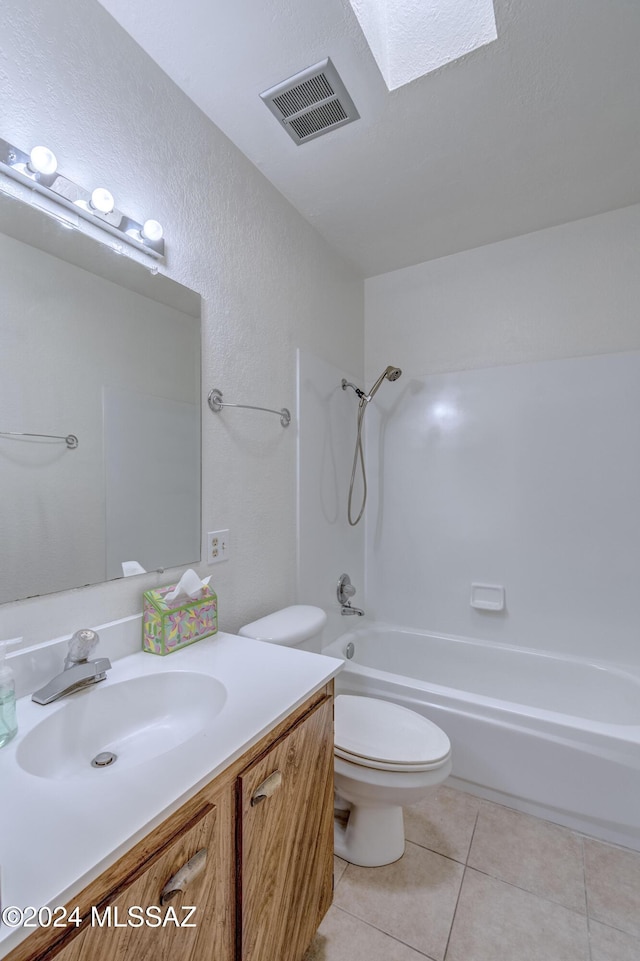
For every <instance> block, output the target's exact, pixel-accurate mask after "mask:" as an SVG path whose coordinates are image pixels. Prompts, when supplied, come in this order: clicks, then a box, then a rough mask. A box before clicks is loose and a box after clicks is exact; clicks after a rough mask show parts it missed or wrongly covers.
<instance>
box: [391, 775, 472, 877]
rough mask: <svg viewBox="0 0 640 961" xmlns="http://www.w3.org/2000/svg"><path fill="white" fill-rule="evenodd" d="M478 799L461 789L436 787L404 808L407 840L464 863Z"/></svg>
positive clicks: (469, 843)
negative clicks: (421, 798) (423, 797)
mask: <svg viewBox="0 0 640 961" xmlns="http://www.w3.org/2000/svg"><path fill="white" fill-rule="evenodd" d="M479 807H480V800H479V799H478V798H476V797H474V796H473V795H472V794H465V793H464V791H457V790H453V789H452V788H448V787H444V786H443V787H439V788H436V790H435V791H432V792H431V793H430V794H429V795H428V796H427V797H426V798H425V799H424V800H423V801H419V802H418V803H417V804H412V805H411V807H407V808H405V811H404V827H405V836H406V838H407V840H408V841H413V842H414V844H420V845H421V846H422V847H423V848H429V850H430V851H436V852H437V853H438V854H444V855H445V857H448V858H453V859H454V861H462V863H463V864H464V863H465V862H466V860H467V855H468V854H469V847H470V845H471V837H472V835H473V829H474V827H475V823H476V816H477V814H478V809H479Z"/></svg>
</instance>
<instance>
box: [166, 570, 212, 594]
mask: <svg viewBox="0 0 640 961" xmlns="http://www.w3.org/2000/svg"><path fill="white" fill-rule="evenodd" d="M210 580H211V575H209V577H205V579H204V580H203V581H201V580H200V578H199V577H198V575H197V574H196V572H195V571H192V570H191V568H189V570H188V571H185V572H184V574H183V575H182V577H181V578H180V580H179V581H178V583H177V584H176V586H175V587H174V589H173V590H172V591H169V593H168V594H165V595H164V599H165V601H175V599H176V597H180V595H181V594H184V595H185V596H186V597H190V598H191V600H192V601H195V599H196V598H197V597H200V596H201V594H202V590H203V588H205V587H206V586H207V585H208V583H209V581H210Z"/></svg>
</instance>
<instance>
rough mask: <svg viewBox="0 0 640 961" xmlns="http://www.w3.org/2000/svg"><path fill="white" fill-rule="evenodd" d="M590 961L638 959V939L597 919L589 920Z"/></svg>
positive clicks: (632, 960) (639, 952) (639, 946)
mask: <svg viewBox="0 0 640 961" xmlns="http://www.w3.org/2000/svg"><path fill="white" fill-rule="evenodd" d="M589 939H590V941H591V961H638V958H640V940H639V939H638V938H633V937H632V936H631V935H630V934H625V932H624V931H618V929H617V928H610V927H609V926H608V925H606V924H600V922H599V921H589Z"/></svg>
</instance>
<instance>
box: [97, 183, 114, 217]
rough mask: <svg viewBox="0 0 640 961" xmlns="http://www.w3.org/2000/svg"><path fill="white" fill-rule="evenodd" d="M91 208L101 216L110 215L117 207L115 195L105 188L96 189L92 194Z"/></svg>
mask: <svg viewBox="0 0 640 961" xmlns="http://www.w3.org/2000/svg"><path fill="white" fill-rule="evenodd" d="M91 206H92V207H93V209H94V210H99V211H100V213H101V214H110V213H111V211H112V210H113V208H114V206H115V201H114V199H113V194H112V193H110V192H109V191H108V190H106V189H105V188H104V187H96V189H95V190H94V191H93V193H92V194H91Z"/></svg>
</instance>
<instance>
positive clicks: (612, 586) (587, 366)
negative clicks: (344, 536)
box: [364, 351, 640, 669]
mask: <svg viewBox="0 0 640 961" xmlns="http://www.w3.org/2000/svg"><path fill="white" fill-rule="evenodd" d="M402 384H404V386H401V385H402ZM396 388H397V391H396V394H395V396H392V395H391V393H390V392H386V393H384V394H383V393H382V392H380V394H378V396H377V397H376V404H375V405H372V407H373V409H372V410H371V411H370V412H369V416H370V423H369V425H368V428H367V436H366V442H367V448H368V455H367V456H368V458H369V474H370V502H369V504H368V515H367V533H366V540H367V592H366V594H367V596H366V603H365V604H364V607H365V609H366V610H367V613H368V614H371V615H373V616H375V618H376V619H378V620H382V621H384V622H387V623H398V622H399V623H402V624H404V625H412V626H414V627H416V628H417V629H419V630H430V631H434V632H443V633H446V634H454V635H461V636H465V637H478V638H485V639H487V640H491V641H500V642H504V643H507V644H511V643H515V644H517V645H521V646H524V647H531V648H537V649H539V650H545V651H555V652H557V653H560V654H568V655H578V656H586V657H594V658H598V659H602V660H608V661H609V662H610V663H613V664H616V663H617V664H619V665H621V666H625V665H628V666H634V667H636V668H638V669H640V646H639V645H638V643H637V636H638V628H637V621H638V617H637V589H636V584H635V580H636V575H635V571H636V569H637V559H638V544H639V543H640V510H638V496H637V491H638V487H639V485H640V434H639V433H638V429H637V423H636V411H637V410H639V409H640V351H628V352H626V353H616V354H600V355H595V356H592V357H577V358H572V359H566V360H551V361H540V362H537V363H531V364H512V365H508V366H502V367H493V368H484V369H477V370H468V371H457V372H451V373H444V374H433V375H430V376H426V377H425V376H422V374H421V375H420V376H415V377H414V378H413V379H409V380H408V381H407V382H406V383H405V382H404V377H403V379H402V381H399V382H398V384H397V385H396ZM473 584H484V585H489V586H491V585H494V590H493V592H491V591H487V590H486V589H485V594H487V596H488V595H489V594H491V593H492V594H493V595H495V598H493V596H492V597H490V598H489V607H493V608H494V609H485V610H479V609H477V606H476V605H474V603H473V602H472V603H470V597H471V592H472V585H473ZM501 589H504V597H502V591H501ZM475 593H476V594H477V589H476V592H475ZM493 600H495V605H494V604H493ZM502 603H504V609H502V610H500V607H501V605H502Z"/></svg>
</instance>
